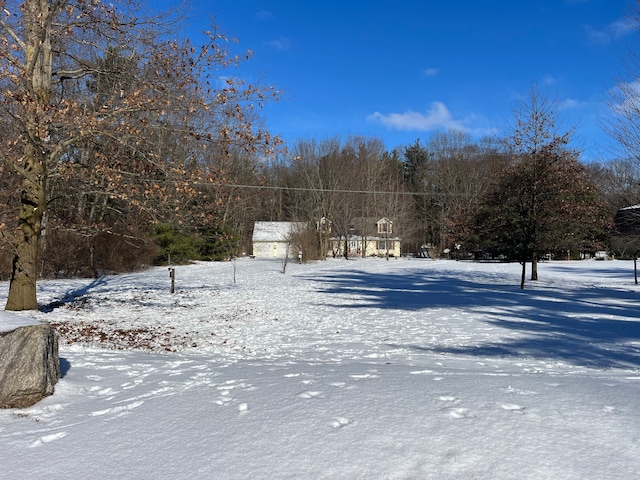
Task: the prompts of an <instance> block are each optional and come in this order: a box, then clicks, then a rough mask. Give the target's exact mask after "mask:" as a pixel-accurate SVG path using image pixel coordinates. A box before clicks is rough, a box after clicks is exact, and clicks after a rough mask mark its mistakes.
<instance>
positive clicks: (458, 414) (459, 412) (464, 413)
mask: <svg viewBox="0 0 640 480" xmlns="http://www.w3.org/2000/svg"><path fill="white" fill-rule="evenodd" d="M449 415H450V416H451V417H452V418H456V419H459V418H472V417H473V413H472V412H471V410H469V409H468V408H454V409H452V410H451V411H450V412H449Z"/></svg>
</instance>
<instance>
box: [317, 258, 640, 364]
mask: <svg viewBox="0 0 640 480" xmlns="http://www.w3.org/2000/svg"><path fill="white" fill-rule="evenodd" d="M598 274H600V272H598ZM611 274H613V272H611ZM618 278H619V272H618ZM316 280H317V281H319V282H321V283H322V286H321V287H320V289H321V290H322V291H324V292H326V293H328V294H349V295H350V296H355V297H356V300H355V301H354V302H353V303H352V304H351V305H349V306H344V305H340V307H339V308H364V307H367V308H381V309H399V310H409V311H419V310H425V312H428V310H430V309H438V308H455V309H460V310H463V311H466V312H467V313H468V315H469V316H472V317H475V318H478V321H481V322H485V323H487V324H490V325H492V326H495V327H499V328H502V329H507V330H511V331H512V332H516V333H517V334H516V335H505V336H503V337H502V338H499V339H497V340H492V341H488V342H486V341H485V342H481V343H477V342H476V343H475V344H473V345H457V346H449V347H447V346H441V345H428V344H421V343H419V342H417V343H416V344H412V345H402V347H404V348H411V349H414V350H420V351H428V352H435V353H450V354H457V355H473V356H481V357H488V356H489V357H491V356H494V357H518V358H523V357H534V358H538V359H549V360H559V361H564V362H568V363H571V364H574V365H580V366H588V367H595V368H638V367H640V321H639V320H638V300H639V299H638V294H637V293H636V292H634V291H626V290H621V289H617V288H615V287H609V288H607V287H604V288H577V287H575V286H572V285H567V288H562V289H553V288H552V287H545V286H544V284H529V285H528V288H527V289H525V290H520V289H519V288H518V287H517V280H516V279H515V277H514V278H500V277H498V276H496V275H495V274H494V275H492V274H488V273H484V272H474V273H473V276H472V277H468V276H465V275H464V274H463V273H460V272H447V273H446V274H443V273H437V272H430V271H428V270H413V271H412V270H408V271H406V272H403V273H402V274H381V275H376V274H370V273H365V272H360V271H357V270H353V271H350V272H347V273H346V274H344V273H342V274H341V275H339V276H331V275H330V276H327V277H322V278H319V279H316ZM513 280H516V282H514V281H513ZM509 282H511V283H509ZM396 346H398V345H396Z"/></svg>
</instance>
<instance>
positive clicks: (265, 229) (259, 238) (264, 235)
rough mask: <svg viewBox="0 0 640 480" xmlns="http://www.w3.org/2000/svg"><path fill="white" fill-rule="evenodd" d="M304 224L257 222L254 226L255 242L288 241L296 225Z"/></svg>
mask: <svg viewBox="0 0 640 480" xmlns="http://www.w3.org/2000/svg"><path fill="white" fill-rule="evenodd" d="M299 225H304V224H303V223H301V222H255V224H254V226H253V241H254V242H286V241H287V240H288V239H289V237H290V235H291V233H292V232H293V229H294V227H296V226H299Z"/></svg>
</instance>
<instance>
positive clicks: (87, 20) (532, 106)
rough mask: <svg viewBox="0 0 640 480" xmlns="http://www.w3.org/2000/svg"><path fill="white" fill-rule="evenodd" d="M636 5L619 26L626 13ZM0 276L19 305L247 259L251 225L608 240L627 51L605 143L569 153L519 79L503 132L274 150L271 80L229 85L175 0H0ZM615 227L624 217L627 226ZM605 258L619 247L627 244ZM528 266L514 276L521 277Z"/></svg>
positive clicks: (310, 246) (434, 246)
mask: <svg viewBox="0 0 640 480" xmlns="http://www.w3.org/2000/svg"><path fill="white" fill-rule="evenodd" d="M633 5H635V6H636V9H635V10H634V11H632V12H630V21H632V22H635V24H636V25H637V23H638V16H637V13H638V12H637V3H635V2H634V3H633ZM0 9H1V10H2V13H0V17H1V20H0V38H1V39H2V42H0V69H1V75H0V83H1V84H0V89H1V91H2V98H1V106H2V110H1V112H2V113H1V114H0V124H1V125H0V126H1V128H0V142H1V143H2V146H3V147H2V152H3V155H2V160H1V163H0V234H1V239H0V279H1V280H6V279H10V280H11V291H10V294H9V299H8V303H7V308H8V309H13V310H21V309H30V308H37V301H36V298H35V283H36V279H37V278H51V277H61V276H99V275H103V274H105V273H114V272H123V271H131V270H136V269H140V268H144V267H146V266H148V265H152V264H163V263H167V262H186V261H191V260H224V259H230V258H233V257H234V256H242V255H249V254H251V243H250V239H251V233H252V229H253V225H254V222H255V221H257V220H267V221H296V222H303V223H305V224H306V225H308V226H309V228H308V229H306V230H304V231H300V232H297V233H296V234H297V235H298V237H297V238H295V239H292V240H291V241H292V242H293V243H295V244H300V245H304V251H305V259H306V260H312V259H322V258H324V257H325V256H326V254H327V249H326V245H325V244H323V239H322V231H321V229H320V230H319V229H317V228H316V226H317V222H319V221H320V219H322V218H326V219H328V220H329V221H330V222H331V235H333V236H336V237H338V238H343V239H345V241H346V239H347V237H348V235H349V233H350V231H351V229H352V228H353V226H354V225H357V223H358V222H360V221H362V219H369V218H377V219H379V218H389V219H391V220H392V221H393V222H394V234H395V235H397V236H399V237H400V238H402V249H403V250H402V252H403V254H406V255H420V254H424V252H425V248H427V247H428V251H429V253H430V255H435V256H439V255H447V254H453V255H455V256H457V258H462V259H472V258H473V259H478V258H492V259H496V258H500V259H506V260H518V261H520V262H521V263H522V264H523V285H524V267H525V265H526V262H527V261H531V262H532V263H533V265H534V266H535V262H536V261H537V259H539V258H542V257H543V256H548V257H551V258H562V259H575V258H581V257H582V256H584V255H593V254H595V252H596V251H599V250H609V249H610V240H611V237H612V235H613V236H616V234H619V233H620V232H616V230H615V228H616V226H615V222H614V220H615V217H616V212H618V211H619V210H620V209H621V208H624V207H628V206H630V205H635V204H638V203H640V188H639V185H640V162H639V161H638V159H639V158H640V155H639V153H640V152H639V148H640V138H638V137H637V131H638V129H637V127H638V126H639V125H640V123H639V122H638V118H637V112H638V111H640V110H639V109H638V107H639V106H640V97H639V96H638V95H639V94H638V91H639V90H638V89H637V88H636V87H635V86H636V85H638V83H637V76H638V69H637V63H636V60H637V57H636V56H635V54H634V53H633V52H630V54H629V58H627V59H621V62H624V61H626V65H627V76H626V77H625V78H621V79H620V80H618V88H616V89H615V90H612V93H611V97H610V98H609V106H610V108H611V109H612V111H613V112H614V114H615V115H614V118H615V121H614V123H610V124H608V125H604V126H603V128H605V129H607V130H608V131H609V133H610V134H611V135H612V137H614V138H615V139H616V140H617V142H618V144H619V146H620V150H619V151H618V152H616V153H615V154H613V153H612V156H611V157H609V158H605V159H603V160H602V161H601V162H596V161H590V162H589V163H588V164H587V163H584V162H583V161H582V158H581V152H580V151H579V150H577V149H576V148H574V147H573V146H572V145H573V143H572V141H571V140H572V135H573V132H574V128H573V127H572V126H565V125H564V124H563V122H562V118H561V115H560V114H561V110H560V108H559V106H558V105H557V104H556V103H555V102H554V101H553V99H549V98H547V97H546V96H545V94H544V93H543V92H541V90H540V89H539V88H538V87H537V86H536V85H533V86H532V87H531V90H530V92H529V95H528V97H527V98H526V99H524V100H522V101H521V102H519V103H518V104H516V105H514V110H513V118H512V119H511V120H512V121H511V122H510V125H509V128H507V129H505V131H504V132H501V133H500V134H499V135H495V136H491V137H483V138H474V137H472V136H471V135H470V134H468V133H465V132H463V131H458V130H447V131H439V132H436V133H434V134H432V135H431V136H430V137H428V138H426V139H424V140H421V139H416V141H415V143H412V144H410V145H406V146H402V147H397V148H394V149H392V150H388V149H387V146H385V145H384V143H383V142H382V140H380V139H376V138H370V137H358V136H354V135H349V136H345V137H343V138H337V137H334V138H326V139H317V138H311V139H299V140H297V141H294V142H292V143H288V144H285V143H284V142H283V141H282V140H281V139H280V138H279V137H278V136H277V135H275V134H272V133H271V132H268V131H267V130H266V129H265V128H263V125H264V122H263V119H262V118H261V117H260V109H261V107H262V106H264V105H265V104H266V103H268V102H277V101H278V100H279V98H280V97H281V95H282V93H281V91H280V90H279V89H278V88H277V87H276V86H271V85H264V84H262V83H256V84H250V83H248V82H246V81H244V80H243V79H242V78H238V77H237V76H236V75H235V73H234V72H236V71H237V70H236V69H237V67H238V65H240V64H242V63H243V62H247V61H251V52H250V51H248V52H245V53H243V54H241V55H236V54H233V53H232V51H231V49H230V48H229V46H230V45H233V43H234V40H233V39H232V38H229V37H227V36H226V35H225V34H223V33H221V31H220V30H219V29H218V28H217V27H216V26H212V28H211V29H210V31H208V32H206V38H207V41H206V42H205V43H203V44H202V45H194V44H192V43H191V41H190V40H189V39H187V38H184V36H183V35H182V33H181V32H182V30H181V25H182V24H183V23H182V22H183V19H182V18H181V13H180V12H181V10H177V9H176V10H169V11H166V12H163V13H155V12H153V11H151V10H150V9H145V7H144V6H141V5H139V4H137V3H134V2H130V1H128V0H124V1H120V2H117V3H116V4H115V6H113V5H111V4H107V3H102V2H100V1H98V0H52V1H44V0H25V1H10V0H2V1H0ZM627 233H628V230H627ZM619 245H622V247H621V248H618V251H617V252H616V253H617V254H618V255H621V256H625V255H626V256H633V255H635V254H636V250H637V249H636V246H635V244H634V243H633V242H631V243H629V242H627V243H624V244H619ZM534 274H535V269H534V272H533V273H532V278H534V276H535V275H534Z"/></svg>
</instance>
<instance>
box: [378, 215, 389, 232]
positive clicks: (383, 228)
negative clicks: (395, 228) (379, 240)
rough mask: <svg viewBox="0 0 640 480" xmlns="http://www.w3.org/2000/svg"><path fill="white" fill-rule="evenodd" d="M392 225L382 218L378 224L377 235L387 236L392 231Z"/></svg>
mask: <svg viewBox="0 0 640 480" xmlns="http://www.w3.org/2000/svg"><path fill="white" fill-rule="evenodd" d="M391 226H392V223H391V221H389V220H387V219H386V218H383V219H382V220H380V221H379V222H378V233H383V234H389V233H391V231H392V228H391Z"/></svg>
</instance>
